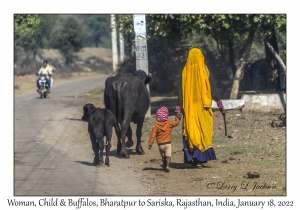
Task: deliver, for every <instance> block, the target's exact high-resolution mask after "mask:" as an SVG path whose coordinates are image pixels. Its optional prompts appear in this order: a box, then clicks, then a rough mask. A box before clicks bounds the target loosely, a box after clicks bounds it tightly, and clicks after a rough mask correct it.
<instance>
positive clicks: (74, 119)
mask: <svg viewBox="0 0 300 210" xmlns="http://www.w3.org/2000/svg"><path fill="white" fill-rule="evenodd" d="M65 119H66V120H73V121H80V122H85V121H83V120H82V119H76V118H65Z"/></svg>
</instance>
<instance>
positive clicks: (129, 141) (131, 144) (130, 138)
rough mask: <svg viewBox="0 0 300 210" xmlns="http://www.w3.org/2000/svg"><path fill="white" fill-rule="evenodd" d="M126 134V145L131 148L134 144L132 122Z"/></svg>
mask: <svg viewBox="0 0 300 210" xmlns="http://www.w3.org/2000/svg"><path fill="white" fill-rule="evenodd" d="M126 136H127V142H126V143H125V145H126V147H127V148H130V147H132V146H133V145H134V143H133V141H132V130H131V127H130V124H129V126H128V129H127V133H126Z"/></svg>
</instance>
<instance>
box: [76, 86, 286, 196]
mask: <svg viewBox="0 0 300 210" xmlns="http://www.w3.org/2000/svg"><path fill="white" fill-rule="evenodd" d="M103 89H104V87H103V86H102V87H99V88H96V89H94V90H92V91H90V92H89V93H87V94H85V95H83V96H81V97H80V99H82V100H83V101H85V102H89V103H94V104H95V105H96V106H100V107H104V104H103V100H102V98H103ZM99 99H100V100H99ZM175 101H176V97H152V98H151V112H152V116H151V118H149V119H146V120H145V123H144V127H143V136H142V146H143V148H144V150H145V153H146V154H145V155H136V154H135V145H134V146H133V147H131V148H129V152H130V155H131V156H130V159H129V160H127V161H128V162H132V163H134V165H135V167H136V169H135V172H136V173H140V174H141V177H142V182H143V183H144V184H145V185H146V186H147V188H149V191H150V194H151V195H177V196H179V195H191V196H196V195H206V196H208V195H214V196H218V195H222V196H225V195H226V196H236V195H244V196H250V195H260V196H262V195H286V128H285V127H278V128H273V127H271V122H272V121H273V120H277V119H278V117H279V114H262V113H242V112H241V111H227V115H226V120H227V130H228V135H230V136H232V137H233V138H228V137H225V134H224V132H225V131H224V122H223V117H222V115H221V114H220V113H219V112H214V136H213V144H214V149H215V152H216V155H217V160H215V161H210V162H208V163H207V164H206V168H203V169H197V168H193V167H192V166H190V165H187V164H183V152H182V148H183V147H182V140H181V131H182V130H181V124H180V125H179V126H177V127H176V128H175V129H174V131H173V141H172V163H171V172H170V173H166V172H164V171H162V162H161V158H160V155H159V151H158V147H157V146H156V145H154V146H153V147H152V150H151V151H149V150H148V149H147V147H148V144H147V143H148V138H149V134H150V131H151V128H152V126H153V124H154V122H155V118H154V114H155V111H156V110H157V108H158V107H160V106H167V107H168V108H169V113H170V116H169V119H174V112H173V110H174V107H175V103H176V102H175ZM181 123H182V122H181ZM135 128H136V127H135V125H134V124H132V129H133V133H135ZM133 140H134V142H135V143H136V141H135V140H136V138H135V136H133ZM112 141H113V142H117V139H116V136H115V135H114V136H113V140H112ZM248 172H251V173H254V172H257V173H258V174H259V175H260V177H259V178H253V179H251V178H248V176H247V173H248Z"/></svg>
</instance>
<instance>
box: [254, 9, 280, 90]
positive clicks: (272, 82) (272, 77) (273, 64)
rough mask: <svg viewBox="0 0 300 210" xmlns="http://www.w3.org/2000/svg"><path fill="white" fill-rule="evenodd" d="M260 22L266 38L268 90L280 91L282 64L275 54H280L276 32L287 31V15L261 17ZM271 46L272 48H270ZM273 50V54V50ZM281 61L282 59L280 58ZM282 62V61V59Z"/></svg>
mask: <svg viewBox="0 0 300 210" xmlns="http://www.w3.org/2000/svg"><path fill="white" fill-rule="evenodd" d="M258 22H259V23H260V25H261V28H260V31H261V33H262V34H263V36H264V46H265V54H266V75H267V81H266V82H267V89H268V90H279V89H280V83H279V74H280V70H279V68H280V62H279V60H278V58H276V56H275V55H274V53H275V54H277V55H278V54H279V50H278V43H277V37H276V30H277V31H280V32H284V33H285V31H286V15H284V14H279V15H260V16H259V19H258ZM268 45H270V46H268ZM271 48H273V50H274V51H273V52H272V50H271ZM279 59H280V58H279ZM280 60H281V59H280Z"/></svg>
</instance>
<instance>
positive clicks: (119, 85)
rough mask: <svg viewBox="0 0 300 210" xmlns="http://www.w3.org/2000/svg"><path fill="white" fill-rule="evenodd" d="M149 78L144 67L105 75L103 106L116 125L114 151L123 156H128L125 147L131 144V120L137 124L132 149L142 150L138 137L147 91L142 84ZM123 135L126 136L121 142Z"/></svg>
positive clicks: (139, 135) (147, 106) (140, 134)
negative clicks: (115, 146) (118, 132)
mask: <svg viewBox="0 0 300 210" xmlns="http://www.w3.org/2000/svg"><path fill="white" fill-rule="evenodd" d="M151 78H152V75H151V74H149V75H148V76H147V74H146V73H145V72H144V71H142V70H136V71H134V72H133V73H121V74H119V75H117V76H114V77H109V78H107V79H106V81H105V91H104V103H105V107H106V108H108V109H109V110H111V111H112V113H113V114H114V115H115V117H116V119H117V122H118V124H119V125H120V129H121V133H120V134H121V135H120V136H118V145H117V153H118V154H121V155H122V156H123V157H125V158H129V154H128V153H127V151H126V147H131V146H133V141H132V130H131V127H130V123H131V122H133V123H134V124H137V129H136V137H137V145H136V152H137V154H145V152H144V150H143V148H142V145H141V137H142V127H143V123H144V118H145V114H146V112H147V110H148V108H149V105H150V95H149V92H148V90H147V87H146V84H148V83H149V82H150V81H151ZM126 136H127V138H128V140H127V142H126V143H125V137H126ZM121 139H122V142H121ZM125 146H126V147H125Z"/></svg>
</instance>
